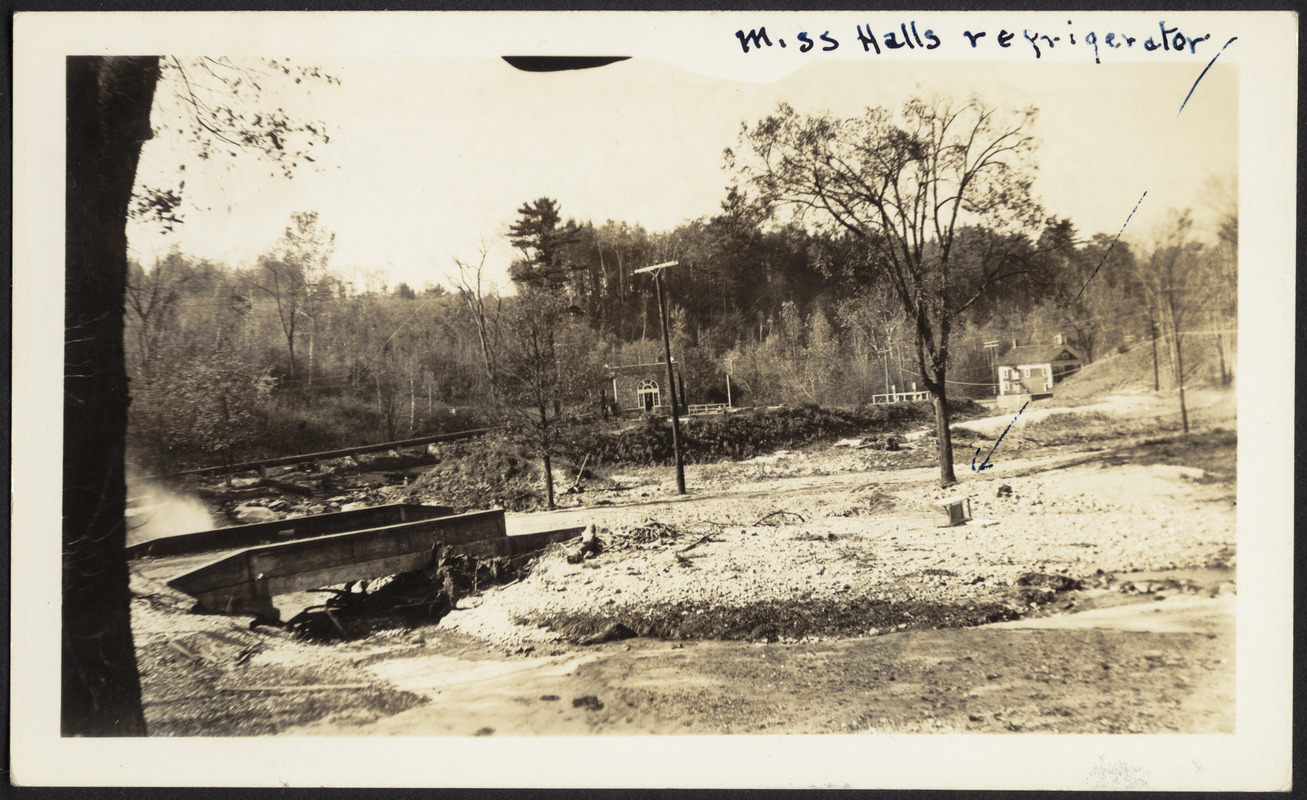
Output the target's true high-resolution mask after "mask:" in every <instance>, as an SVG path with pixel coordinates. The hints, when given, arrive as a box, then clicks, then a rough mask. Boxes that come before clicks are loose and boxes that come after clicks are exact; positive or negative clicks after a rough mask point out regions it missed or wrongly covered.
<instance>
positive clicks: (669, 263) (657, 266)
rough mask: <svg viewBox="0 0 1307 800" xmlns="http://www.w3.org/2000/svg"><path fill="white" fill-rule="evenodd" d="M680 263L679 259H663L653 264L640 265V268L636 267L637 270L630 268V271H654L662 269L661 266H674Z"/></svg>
mask: <svg viewBox="0 0 1307 800" xmlns="http://www.w3.org/2000/svg"><path fill="white" fill-rule="evenodd" d="M680 263H681V262H679V261H664V262H663V263H661V264H654V265H653V266H649V267H640V268H639V269H637V270H632V273H639V272H654V271H656V270H660V269H662V268H663V267H675V266H676V265H678V264H680Z"/></svg>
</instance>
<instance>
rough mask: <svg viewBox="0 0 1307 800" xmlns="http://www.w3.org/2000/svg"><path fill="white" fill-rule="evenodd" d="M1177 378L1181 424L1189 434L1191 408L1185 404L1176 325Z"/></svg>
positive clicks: (1178, 331) (1181, 356) (1178, 335)
mask: <svg viewBox="0 0 1307 800" xmlns="http://www.w3.org/2000/svg"><path fill="white" fill-rule="evenodd" d="M1171 315H1172V318H1173V319H1174V317H1175V312H1174V311H1173V312H1171ZM1175 378H1176V380H1177V381H1179V385H1180V426H1181V427H1182V428H1183V429H1184V432H1185V435H1186V436H1187V435H1188V434H1189V410H1188V409H1187V408H1185V404H1184V357H1183V355H1182V354H1181V347H1180V330H1179V326H1176V330H1175Z"/></svg>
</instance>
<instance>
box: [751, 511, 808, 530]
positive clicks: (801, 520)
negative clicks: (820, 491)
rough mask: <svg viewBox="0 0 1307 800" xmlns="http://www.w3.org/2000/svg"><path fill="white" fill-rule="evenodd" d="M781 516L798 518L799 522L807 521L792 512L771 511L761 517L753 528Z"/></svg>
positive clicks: (800, 515)
mask: <svg viewBox="0 0 1307 800" xmlns="http://www.w3.org/2000/svg"><path fill="white" fill-rule="evenodd" d="M782 514H785V515H788V516H791V517H798V518H799V522H807V520H805V519H804V518H803V515H802V514H796V513H795V512H793V511H773V512H771V513H770V514H768V515H767V516H765V517H763V518H762V519H760V520H758V521H757V522H755V523H753V526H754V527H756V526H758V525H761V524H763V523H764V522H766V521H767V520H769V519H771V518H772V517H775V516H780V515H782Z"/></svg>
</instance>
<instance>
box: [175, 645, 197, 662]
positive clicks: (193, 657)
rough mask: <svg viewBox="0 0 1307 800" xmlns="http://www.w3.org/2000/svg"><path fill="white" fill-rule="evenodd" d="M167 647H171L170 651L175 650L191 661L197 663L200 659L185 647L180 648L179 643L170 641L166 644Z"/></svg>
mask: <svg viewBox="0 0 1307 800" xmlns="http://www.w3.org/2000/svg"><path fill="white" fill-rule="evenodd" d="M168 646H169V647H171V648H172V649H174V650H176V651H177V652H179V653H181V654H182V655H184V656H186V657H187V658H189V659H190V660H191V661H199V660H200V657H199V656H197V655H196V654H194V653H192V652H191V651H190V650H187V649H186V648H185V647H182V646H181V643H179V642H175V641H170V642H168Z"/></svg>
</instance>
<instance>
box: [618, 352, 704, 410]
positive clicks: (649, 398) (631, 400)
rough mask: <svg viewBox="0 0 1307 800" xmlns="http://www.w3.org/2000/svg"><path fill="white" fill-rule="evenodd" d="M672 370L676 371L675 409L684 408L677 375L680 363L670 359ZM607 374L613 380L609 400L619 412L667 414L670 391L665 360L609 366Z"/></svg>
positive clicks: (680, 379) (683, 393)
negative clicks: (676, 403)
mask: <svg viewBox="0 0 1307 800" xmlns="http://www.w3.org/2000/svg"><path fill="white" fill-rule="evenodd" d="M672 371H673V372H674V373H675V374H676V383H677V387H676V394H677V398H678V400H679V407H678V408H679V409H684V408H685V380H684V379H683V378H682V376H681V365H680V364H678V363H677V362H676V359H674V358H673V359H672ZM608 374H609V377H610V378H611V379H612V382H613V395H612V396H613V400H612V402H613V403H614V404H615V405H616V407H617V413H619V414H646V413H655V414H668V413H671V409H670V408H669V405H670V403H671V396H672V395H671V391H670V387H668V385H667V363H666V362H665V361H656V362H654V363H651V364H629V365H627V366H621V367H612V368H610V370H609V373H608Z"/></svg>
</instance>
